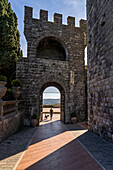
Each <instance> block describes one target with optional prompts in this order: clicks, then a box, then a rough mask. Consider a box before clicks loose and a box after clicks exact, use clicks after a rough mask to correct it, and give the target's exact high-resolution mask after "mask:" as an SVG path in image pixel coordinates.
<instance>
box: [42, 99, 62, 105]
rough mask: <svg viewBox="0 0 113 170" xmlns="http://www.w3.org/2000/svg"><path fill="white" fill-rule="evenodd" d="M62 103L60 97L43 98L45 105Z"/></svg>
mask: <svg viewBox="0 0 113 170" xmlns="http://www.w3.org/2000/svg"><path fill="white" fill-rule="evenodd" d="M58 103H60V99H43V105H52V104H58Z"/></svg>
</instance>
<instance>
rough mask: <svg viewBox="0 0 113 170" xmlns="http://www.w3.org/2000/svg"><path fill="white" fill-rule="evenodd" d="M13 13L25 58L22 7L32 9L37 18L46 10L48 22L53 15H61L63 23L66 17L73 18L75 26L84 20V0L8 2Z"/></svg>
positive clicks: (14, 0) (22, 0)
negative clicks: (16, 18)
mask: <svg viewBox="0 0 113 170" xmlns="http://www.w3.org/2000/svg"><path fill="white" fill-rule="evenodd" d="M9 2H10V3H11V7H12V9H13V11H14V12H15V13H16V15H17V17H18V29H19V31H20V35H21V37H20V44H21V49H22V50H23V55H24V56H27V43H26V40H25V37H24V34H23V32H24V22H23V21H24V6H30V7H33V17H34V18H38V17H39V11H40V9H45V10H48V11H49V12H48V15H49V20H50V21H53V14H54V13H61V14H63V23H64V24H66V23H67V16H74V17H75V22H76V26H79V20H80V19H86V12H85V11H86V0H9Z"/></svg>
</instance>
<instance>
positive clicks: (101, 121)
mask: <svg viewBox="0 0 113 170" xmlns="http://www.w3.org/2000/svg"><path fill="white" fill-rule="evenodd" d="M112 9H113V1H112V0H101V1H91V0H87V25H88V27H87V48H88V124H89V129H90V130H92V131H94V132H95V133H98V134H100V135H102V136H104V137H106V138H110V139H112V140H113V13H112Z"/></svg>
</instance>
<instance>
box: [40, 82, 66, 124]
mask: <svg viewBox="0 0 113 170" xmlns="http://www.w3.org/2000/svg"><path fill="white" fill-rule="evenodd" d="M50 86H54V87H56V88H57V89H58V90H59V91H60V94H61V98H60V104H61V106H60V107H61V121H62V122H64V123H65V90H64V88H63V86H62V85H61V84H60V83H58V82H56V81H47V82H46V83H44V84H43V85H42V86H41V88H40V91H39V101H40V102H39V112H40V120H41V112H42V104H43V92H44V90H45V89H46V88H47V87H50Z"/></svg>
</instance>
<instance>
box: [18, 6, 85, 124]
mask: <svg viewBox="0 0 113 170" xmlns="http://www.w3.org/2000/svg"><path fill="white" fill-rule="evenodd" d="M24 34H25V37H26V40H27V47H28V48H27V55H28V56H27V58H21V59H19V60H18V62H17V71H16V74H17V78H18V79H20V80H21V81H22V97H23V99H24V100H25V101H26V106H25V111H26V114H31V113H36V114H37V115H38V117H39V118H40V113H41V104H42V103H41V100H42V92H43V90H44V89H45V88H46V87H48V86H51V85H53V86H55V87H57V88H58V89H59V91H60V93H61V107H62V108H61V111H62V118H61V119H62V121H63V122H65V123H68V122H70V113H71V112H76V113H77V115H78V119H79V120H80V121H81V120H84V118H85V116H86V105H85V99H86V97H85V67H84V49H85V46H86V40H85V37H86V36H85V34H86V21H84V20H81V21H80V27H75V18H74V17H68V18H67V25H63V24H62V15H61V14H56V13H55V14H54V23H53V22H50V21H48V11H44V10H40V19H34V18H32V8H30V7H25V20H24Z"/></svg>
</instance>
